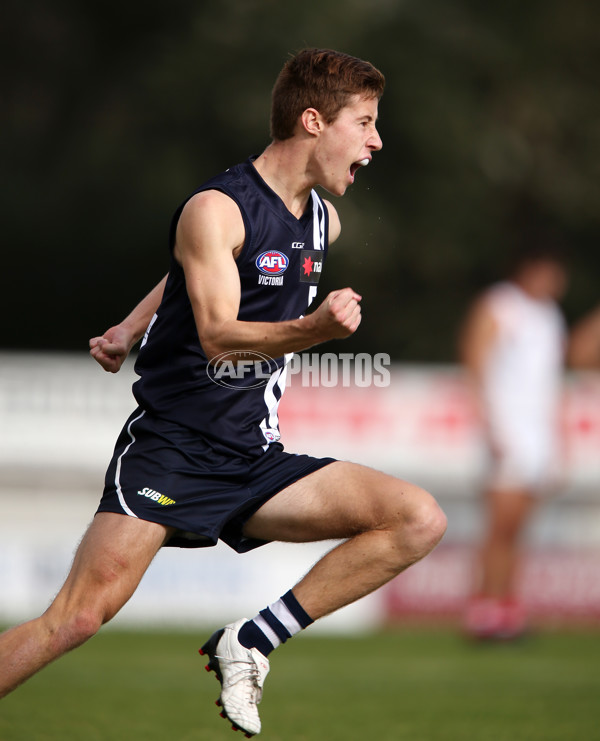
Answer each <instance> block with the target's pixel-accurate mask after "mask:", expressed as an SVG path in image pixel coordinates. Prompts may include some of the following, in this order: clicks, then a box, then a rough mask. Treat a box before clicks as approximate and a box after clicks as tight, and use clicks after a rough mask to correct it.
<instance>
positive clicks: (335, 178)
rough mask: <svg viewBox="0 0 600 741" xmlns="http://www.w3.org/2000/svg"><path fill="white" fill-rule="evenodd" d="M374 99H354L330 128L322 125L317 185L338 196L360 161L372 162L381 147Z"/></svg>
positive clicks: (318, 150)
mask: <svg viewBox="0 0 600 741" xmlns="http://www.w3.org/2000/svg"><path fill="white" fill-rule="evenodd" d="M377 104H378V100H377V98H373V97H369V98H365V97H362V96H359V95H354V96H352V98H351V99H350V102H349V103H348V105H346V106H344V108H342V109H341V111H340V112H339V113H338V116H337V118H336V119H335V121H334V122H333V123H331V124H325V125H324V129H323V132H322V134H321V136H320V138H319V142H318V146H317V150H316V154H317V157H318V163H319V167H320V170H321V177H320V178H319V183H320V185H322V186H323V187H324V188H325V189H326V190H328V191H329V192H330V193H332V194H333V195H338V196H341V195H343V194H344V193H345V192H346V189H347V188H348V186H350V185H352V183H353V182H354V176H355V174H356V171H357V170H358V168H359V167H361V165H360V164H359V162H361V161H362V160H368V161H369V162H370V161H371V158H372V156H373V152H377V151H378V150H379V149H381V147H382V142H381V138H380V136H379V133H378V132H377V128H376V122H377Z"/></svg>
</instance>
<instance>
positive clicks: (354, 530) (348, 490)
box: [245, 462, 446, 620]
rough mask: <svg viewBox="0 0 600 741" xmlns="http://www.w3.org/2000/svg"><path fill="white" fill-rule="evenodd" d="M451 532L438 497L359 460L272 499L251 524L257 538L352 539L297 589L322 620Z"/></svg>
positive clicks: (318, 473)
mask: <svg viewBox="0 0 600 741" xmlns="http://www.w3.org/2000/svg"><path fill="white" fill-rule="evenodd" d="M445 529H446V518H445V516H444V514H443V512H442V511H441V509H440V508H439V506H438V505H437V503H436V502H435V500H434V499H433V497H431V495H430V494H428V493H427V492H426V491H424V490H423V489H420V488H419V487H417V486H415V485H413V484H409V483H407V482H405V481H401V480H399V479H396V478H394V477H392V476H388V475H387V474H384V473H380V472H379V471H374V470H373V469H370V468H366V467H364V466H359V465H356V464H353V463H342V462H337V463H332V464H331V465H329V466H326V467H325V468H322V469H320V470H319V471H316V472H315V473H312V474H310V475H309V476H306V477H305V478H303V479H301V480H299V481H297V482H295V483H294V484H292V485H291V486H289V487H288V488H287V489H284V490H283V491H282V492H280V493H279V494H277V495H276V496H275V497H273V498H272V499H271V500H269V501H268V502H266V503H265V504H264V505H263V506H262V507H261V509H260V510H258V512H257V513H256V514H255V515H254V516H253V517H252V518H250V520H249V521H248V522H247V523H246V527H245V533H246V534H247V535H249V536H252V537H255V538H263V539H266V540H281V541H289V542H309V541H317V540H327V539H333V538H346V539H347V540H346V541H345V542H343V543H342V544H340V545H339V546H337V547H335V548H334V549H333V550H332V551H330V552H329V553H328V554H326V555H325V556H324V557H323V558H322V559H321V560H320V561H319V562H318V563H317V564H315V566H314V567H313V568H312V569H311V570H310V571H309V573H308V574H307V575H306V576H305V577H304V578H303V579H302V580H301V581H300V582H299V583H298V584H297V585H296V586H295V587H294V590H293V591H294V595H295V596H296V598H297V599H298V601H299V602H300V604H301V605H302V607H303V608H304V610H306V612H307V613H308V614H309V615H310V616H311V617H312V618H313V619H315V620H316V619H317V618H320V617H323V616H324V615H328V614H329V613H331V612H334V611H335V610H338V609H339V608H341V607H344V606H345V605H348V604H350V603H351V602H354V601H355V600H357V599H359V598H360V597H363V596H365V595H366V594H369V593H370V592H372V591H373V590H375V589H377V588H378V587H380V586H382V585H383V584H385V583H386V582H388V581H389V580H390V579H392V578H393V577H394V576H396V575H397V574H399V573H400V572H401V571H403V570H404V569H405V568H407V567H408V566H410V565H411V564H413V563H415V561H418V560H419V559H421V558H423V556H425V555H427V553H429V552H430V551H431V550H433V548H434V547H435V546H436V545H437V543H438V542H439V540H440V539H441V538H442V536H443V534H444V532H445Z"/></svg>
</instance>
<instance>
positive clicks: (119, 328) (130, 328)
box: [90, 276, 167, 373]
mask: <svg viewBox="0 0 600 741" xmlns="http://www.w3.org/2000/svg"><path fill="white" fill-rule="evenodd" d="M166 282H167V276H165V277H164V278H163V279H162V280H161V281H160V283H158V284H157V285H156V286H155V287H154V288H153V289H152V290H151V291H150V293H149V294H148V295H147V296H146V297H145V298H143V299H142V300H141V301H140V303H139V304H138V305H137V306H136V307H135V309H134V310H133V311H132V312H131V313H130V314H129V315H128V316H127V317H126V318H125V319H124V320H123V321H122V322H121V323H120V324H117V325H115V326H114V327H111V328H110V329H108V330H106V332H105V333H104V334H103V335H102V336H101V337H92V339H91V340H90V355H91V356H92V357H93V358H94V360H96V361H97V362H98V363H99V364H100V365H101V366H102V367H103V368H104V370H106V371H109V372H110V373H116V372H117V371H118V370H119V369H120V368H121V366H122V365H123V362H124V360H125V358H126V357H127V355H129V352H130V350H131V348H132V347H133V346H134V345H135V343H136V342H137V341H138V340H140V339H141V338H142V337H143V335H144V332H145V331H146V329H147V327H148V324H150V320H151V319H152V317H153V316H154V314H155V313H156V310H157V309H158V307H159V304H160V302H161V300H162V296H163V292H164V289H165V284H166Z"/></svg>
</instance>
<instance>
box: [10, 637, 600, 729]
mask: <svg viewBox="0 0 600 741" xmlns="http://www.w3.org/2000/svg"><path fill="white" fill-rule="evenodd" d="M208 632H210V631H207V632H203V633H202V634H200V635H198V636H196V635H190V634H186V633H167V632H155V633H138V632H117V631H114V630H105V631H104V632H101V633H100V634H99V635H98V636H97V637H96V638H95V639H93V640H92V641H91V642H89V643H88V644H87V645H85V646H83V647H82V648H80V649H78V650H77V651H75V652H74V653H72V654H70V655H68V656H66V657H65V658H63V659H61V660H60V661H59V662H57V663H56V664H54V665H52V666H51V667H48V668H47V669H46V670H44V671H43V672H42V673H41V674H39V675H38V676H37V677H34V678H33V679H32V680H30V681H29V682H28V683H27V684H26V685H24V686H23V687H21V688H19V689H18V690H17V691H16V692H15V693H13V694H12V695H10V696H8V697H7V698H5V699H4V700H2V701H0V740H1V741H59V740H60V741H101V740H102V741H105V740H106V741H113V740H114V741H142V739H143V741H159V739H160V741H218V740H219V739H225V741H226V740H227V739H230V738H231V739H236V738H243V736H242V734H240V733H238V734H236V735H232V731H231V729H230V726H229V724H228V723H227V722H226V721H224V720H223V719H221V718H220V717H219V715H218V709H217V708H216V707H215V705H214V700H215V699H216V697H217V694H218V687H219V685H218V683H217V681H216V680H215V679H214V675H213V674H207V673H206V672H205V671H204V669H203V666H204V663H205V659H202V658H201V657H200V656H199V655H198V654H197V648H198V647H199V645H200V644H201V642H202V641H203V639H204V638H205V637H206V635H207V633H208ZM1 670H2V668H1V667H0V671H1ZM261 717H262V721H263V732H262V734H261V735H260V736H259V738H261V739H265V741H267V739H268V740H270V741H336V740H337V739H339V740H340V741H341V740H342V739H344V740H345V739H369V741H388V740H389V741H402V740H403V739H406V740H407V741H487V740H488V739H489V741H570V740H571V739H573V740H575V739H577V740H578V741H579V739H581V740H582V741H594V740H596V739H600V632H577V633H575V632H571V633H542V634H540V635H538V636H536V637H534V638H532V639H530V640H529V641H527V642H524V643H522V644H519V645H494V646H487V645H471V644H467V643H466V642H464V641H463V640H462V639H461V638H460V637H458V636H457V635H456V634H455V633H453V632H452V631H451V630H442V629H431V630H425V629H421V630H414V629H410V630H409V629H395V630H393V631H388V632H384V633H380V634H377V635H374V636H370V637H360V638H348V637H344V638H339V637H322V636H311V635H310V633H309V634H306V635H303V636H299V637H297V638H295V639H294V640H293V641H291V642H290V643H289V644H288V645H286V646H285V647H283V648H282V649H280V650H279V651H277V652H275V653H274V654H273V656H272V661H271V674H270V675H269V677H268V678H267V682H266V685H265V697H264V700H263V703H262V705H261Z"/></svg>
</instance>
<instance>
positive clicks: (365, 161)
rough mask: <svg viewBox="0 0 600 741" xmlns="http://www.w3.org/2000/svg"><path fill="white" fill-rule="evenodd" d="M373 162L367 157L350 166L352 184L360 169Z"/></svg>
mask: <svg viewBox="0 0 600 741" xmlns="http://www.w3.org/2000/svg"><path fill="white" fill-rule="evenodd" d="M370 161H371V160H370V159H369V158H368V157H365V158H364V159H362V160H358V162H353V163H352V164H351V165H350V179H351V180H352V182H354V176H355V175H356V172H357V171H358V168H359V167H366V166H367V165H368V164H369V162H370Z"/></svg>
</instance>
